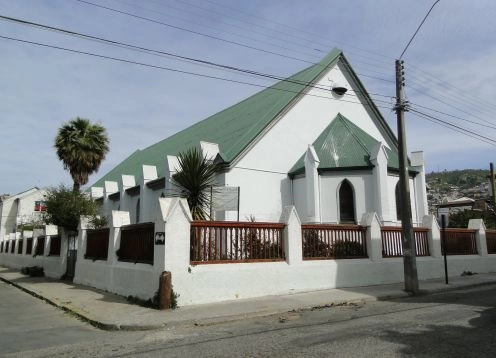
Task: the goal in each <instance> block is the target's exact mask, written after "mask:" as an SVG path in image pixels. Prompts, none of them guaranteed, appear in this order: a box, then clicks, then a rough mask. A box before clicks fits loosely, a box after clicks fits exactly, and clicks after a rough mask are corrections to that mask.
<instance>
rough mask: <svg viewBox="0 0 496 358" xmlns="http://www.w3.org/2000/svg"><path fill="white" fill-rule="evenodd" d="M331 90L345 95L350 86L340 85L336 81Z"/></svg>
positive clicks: (339, 94)
mask: <svg viewBox="0 0 496 358" xmlns="http://www.w3.org/2000/svg"><path fill="white" fill-rule="evenodd" d="M331 91H332V92H334V93H335V94H337V95H338V96H343V95H344V94H345V93H346V92H347V91H348V88H346V87H344V86H342V85H340V84H339V83H337V82H334V83H333V84H332V86H331Z"/></svg>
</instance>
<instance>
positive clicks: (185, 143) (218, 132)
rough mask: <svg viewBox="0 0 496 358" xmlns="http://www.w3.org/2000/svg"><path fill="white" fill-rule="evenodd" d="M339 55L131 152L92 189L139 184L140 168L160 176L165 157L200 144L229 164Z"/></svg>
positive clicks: (332, 52) (335, 60)
mask: <svg viewBox="0 0 496 358" xmlns="http://www.w3.org/2000/svg"><path fill="white" fill-rule="evenodd" d="M341 54H342V52H341V50H338V49H333V50H332V51H331V52H330V53H329V54H328V55H327V56H326V57H324V58H323V59H322V61H320V62H319V63H317V64H315V65H312V66H310V67H308V68H306V69H304V70H302V71H300V72H298V73H296V74H295V75H293V76H291V77H289V78H287V79H286V80H283V81H280V82H278V83H276V84H274V85H273V86H271V87H269V88H267V89H264V90H263V91H260V92H258V93H256V94H254V95H253V96H251V97H248V98H247V99H245V100H243V101H241V102H239V103H237V104H235V105H234V106H231V107H229V108H227V109H225V110H223V111H221V112H219V113H217V114H214V115H213V116H211V117H208V118H207V119H204V120H203V121H201V122H198V123H196V124H194V125H192V126H191V127H188V128H186V129H184V130H183V131H181V132H178V133H176V134H174V135H172V136H171V137H169V138H166V139H164V140H162V141H160V142H158V143H156V144H153V145H152V146H150V147H148V148H146V149H143V150H140V151H136V152H134V153H133V154H132V155H131V156H130V157H128V158H127V159H125V160H124V161H123V162H121V163H120V164H119V165H117V166H116V167H115V168H114V169H112V170H111V171H110V172H108V173H107V174H106V175H105V176H103V177H102V178H101V179H99V180H98V181H97V182H96V183H94V184H93V186H103V184H104V181H106V180H112V181H119V180H120V176H121V175H122V174H129V175H134V176H135V177H136V180H139V179H140V178H141V176H142V173H141V165H155V166H156V167H157V172H158V176H159V177H160V176H163V175H164V163H165V156H166V155H177V154H179V153H180V152H182V151H184V150H186V149H188V148H190V147H193V146H197V145H198V143H199V142H200V141H206V142H213V143H217V144H218V145H219V150H220V156H221V157H222V159H223V161H224V162H225V163H230V162H231V161H233V160H234V159H235V158H236V157H237V156H238V155H239V154H240V153H241V152H242V151H243V150H244V149H245V148H246V147H247V146H248V145H249V144H250V143H251V142H252V141H253V140H254V139H255V138H256V137H257V136H258V135H259V134H260V133H261V132H262V131H263V130H264V129H265V128H266V127H267V126H268V125H269V124H270V123H271V122H272V121H273V120H274V119H275V118H276V117H277V116H278V115H279V114H280V113H281V112H282V111H284V109H285V108H286V107H288V106H289V105H290V104H291V103H292V102H293V100H295V99H296V97H298V95H299V94H300V93H301V92H302V91H303V90H304V89H305V88H306V87H307V85H306V84H308V83H312V82H314V81H316V80H317V79H318V78H319V76H320V75H321V74H322V73H323V72H325V71H326V70H327V69H328V68H329V67H330V66H332V65H333V64H335V63H336V62H337V61H338V60H339V57H340V56H341Z"/></svg>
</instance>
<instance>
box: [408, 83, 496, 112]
mask: <svg viewBox="0 0 496 358" xmlns="http://www.w3.org/2000/svg"><path fill="white" fill-rule="evenodd" d="M413 78H414V79H413V80H412V82H414V83H417V84H418V85H421V83H422V82H425V80H428V81H430V82H429V87H425V86H423V85H422V87H424V88H428V89H429V91H432V92H436V94H437V93H442V94H443V95H444V96H443V97H444V98H450V99H453V100H455V101H457V102H460V101H463V102H464V103H465V104H466V105H468V106H470V107H472V108H473V109H474V110H476V111H477V112H479V113H482V114H486V115H487V114H492V115H494V114H495V113H496V107H493V106H492V105H490V104H488V103H489V102H486V101H484V100H481V99H479V98H478V97H476V96H473V95H471V94H470V93H469V91H467V90H466V89H465V90H462V89H460V88H458V87H455V86H454V85H451V84H449V83H448V82H446V81H443V80H440V79H438V78H435V77H429V76H427V75H422V74H421V75H420V76H415V75H414V76H413ZM433 80H437V81H438V83H435V82H434V83H433ZM432 84H434V85H435V86H443V87H442V88H440V89H438V88H436V87H434V86H432ZM446 86H448V87H451V88H452V89H451V90H449V89H447V88H446ZM449 91H456V92H454V93H453V92H449ZM459 92H463V95H461V94H458V93H459Z"/></svg>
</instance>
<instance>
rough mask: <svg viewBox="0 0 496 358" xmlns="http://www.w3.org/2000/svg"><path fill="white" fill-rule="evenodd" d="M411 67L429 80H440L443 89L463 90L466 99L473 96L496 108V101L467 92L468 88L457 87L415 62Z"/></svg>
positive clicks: (478, 100)
mask: <svg viewBox="0 0 496 358" xmlns="http://www.w3.org/2000/svg"><path fill="white" fill-rule="evenodd" d="M409 67H412V68H413V70H414V71H418V72H419V74H420V76H422V77H423V78H426V79H428V80H433V79H434V80H437V81H438V82H439V85H441V86H443V91H446V87H450V88H451V89H452V90H453V91H457V92H463V97H464V99H465V100H466V98H467V97H470V98H472V100H474V101H476V102H479V103H481V104H482V105H484V106H487V107H489V108H491V110H496V105H495V104H494V103H492V102H489V101H486V100H483V99H481V98H479V97H477V96H475V95H472V94H470V93H467V91H466V89H462V88H460V87H457V86H455V85H453V84H451V83H449V82H448V81H446V80H444V79H441V78H439V77H436V76H435V75H433V74H431V73H429V72H427V71H425V70H424V69H422V68H420V67H418V66H415V65H413V64H410V65H409Z"/></svg>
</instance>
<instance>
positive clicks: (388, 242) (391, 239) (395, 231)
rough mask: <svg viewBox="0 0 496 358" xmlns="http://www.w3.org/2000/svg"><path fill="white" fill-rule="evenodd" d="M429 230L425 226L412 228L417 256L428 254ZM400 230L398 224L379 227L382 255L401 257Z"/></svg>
mask: <svg viewBox="0 0 496 358" xmlns="http://www.w3.org/2000/svg"><path fill="white" fill-rule="evenodd" d="M428 232H429V230H428V229H426V228H420V227H415V228H413V235H414V237H415V253H416V255H417V256H429V255H430V253H429V240H428V236H427V235H428ZM402 236H403V234H402V230H401V227H399V226H383V227H381V237H382V257H401V256H403V244H402V242H401V241H402V240H401V238H402Z"/></svg>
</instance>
